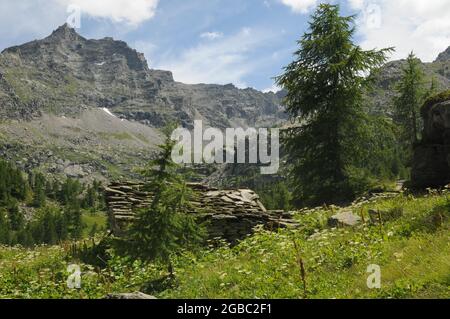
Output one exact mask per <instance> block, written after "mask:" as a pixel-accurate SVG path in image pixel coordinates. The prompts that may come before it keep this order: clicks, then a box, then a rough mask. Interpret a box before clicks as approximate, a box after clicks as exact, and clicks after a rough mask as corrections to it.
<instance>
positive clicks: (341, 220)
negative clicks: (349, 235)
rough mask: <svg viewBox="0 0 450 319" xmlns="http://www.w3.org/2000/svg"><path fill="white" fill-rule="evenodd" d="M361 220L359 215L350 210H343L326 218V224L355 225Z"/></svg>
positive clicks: (337, 225) (333, 225)
mask: <svg viewBox="0 0 450 319" xmlns="http://www.w3.org/2000/svg"><path fill="white" fill-rule="evenodd" d="M360 222H361V217H359V216H358V215H355V214H353V213H352V212H350V211H345V212H342V213H339V214H336V215H333V216H331V217H330V218H329V219H328V225H329V226H330V227H339V226H355V225H357V224H359V223H360Z"/></svg>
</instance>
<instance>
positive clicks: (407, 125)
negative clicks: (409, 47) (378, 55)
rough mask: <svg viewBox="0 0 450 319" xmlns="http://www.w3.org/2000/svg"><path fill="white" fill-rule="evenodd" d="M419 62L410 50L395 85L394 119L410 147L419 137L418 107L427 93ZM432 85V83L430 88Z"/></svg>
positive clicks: (420, 124)
mask: <svg viewBox="0 0 450 319" xmlns="http://www.w3.org/2000/svg"><path fill="white" fill-rule="evenodd" d="M420 64H421V63H420V60H419V59H418V58H417V57H416V56H415V55H414V53H412V52H411V53H410V54H409V56H408V58H407V59H406V66H405V67H404V68H403V76H402V78H401V80H400V82H399V83H398V86H397V91H398V93H399V95H398V97H396V98H395V100H394V105H395V110H396V119H397V121H398V123H399V124H400V125H401V126H402V127H403V136H404V140H405V142H406V145H407V146H408V147H409V148H410V149H412V146H413V145H414V144H416V143H417V141H418V140H419V137H420V135H419V134H420V129H421V127H422V123H421V119H420V107H421V106H422V104H423V102H424V99H425V97H426V95H427V93H428V92H427V91H426V90H425V88H424V77H425V76H424V73H423V70H422V68H421V65H420ZM432 83H433V82H432ZM433 87H434V85H433V84H432V90H434V89H433Z"/></svg>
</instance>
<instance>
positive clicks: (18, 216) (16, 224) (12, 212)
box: [8, 200, 25, 231]
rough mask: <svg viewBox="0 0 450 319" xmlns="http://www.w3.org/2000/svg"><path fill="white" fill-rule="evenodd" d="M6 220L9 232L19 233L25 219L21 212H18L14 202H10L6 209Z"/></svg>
mask: <svg viewBox="0 0 450 319" xmlns="http://www.w3.org/2000/svg"><path fill="white" fill-rule="evenodd" d="M8 218H9V223H10V225H11V230H13V231H19V230H20V229H22V227H23V226H24V224H25V219H24V217H23V214H22V212H21V211H20V210H19V206H18V205H17V201H16V200H14V201H11V203H10V206H9V207H8Z"/></svg>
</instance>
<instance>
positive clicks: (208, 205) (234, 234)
mask: <svg viewBox="0 0 450 319" xmlns="http://www.w3.org/2000/svg"><path fill="white" fill-rule="evenodd" d="M189 186H190V187H191V188H192V189H193V190H194V191H195V192H194V194H195V195H194V197H193V198H192V204H193V207H194V208H193V211H192V212H191V213H193V214H198V215H199V221H208V234H209V237H210V238H217V237H220V238H223V239H226V240H227V241H229V242H231V243H235V242H236V241H237V240H238V239H242V238H244V237H245V236H246V235H248V234H251V233H252V231H253V228H254V227H255V226H258V225H262V226H264V227H266V228H269V229H277V228H278V227H288V226H296V224H295V222H294V221H293V220H292V216H290V214H289V213H285V212H281V211H276V212H271V211H267V210H266V209H265V208H264V206H263V204H262V203H261V202H260V201H259V197H258V195H257V194H255V193H254V192H253V191H252V190H249V189H239V190H218V189H215V188H210V187H208V186H205V185H201V184H189ZM105 193H106V202H107V204H108V208H109V218H110V224H111V227H112V231H113V232H114V233H115V234H116V235H119V236H120V235H121V234H123V232H124V230H125V229H126V228H127V226H128V225H129V223H130V222H132V221H133V219H134V218H135V217H134V216H135V215H134V214H135V211H136V210H137V209H140V208H145V207H148V206H149V205H150V203H151V198H152V196H151V194H149V193H148V192H145V191H144V184H141V183H133V182H125V183H113V184H111V185H109V186H108V187H106V188H105Z"/></svg>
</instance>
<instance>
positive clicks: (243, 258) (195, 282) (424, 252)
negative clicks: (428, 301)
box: [0, 193, 450, 298]
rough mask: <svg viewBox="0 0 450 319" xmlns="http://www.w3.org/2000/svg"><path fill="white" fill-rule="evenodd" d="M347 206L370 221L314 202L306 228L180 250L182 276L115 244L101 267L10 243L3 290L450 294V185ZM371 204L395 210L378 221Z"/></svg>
mask: <svg viewBox="0 0 450 319" xmlns="http://www.w3.org/2000/svg"><path fill="white" fill-rule="evenodd" d="M346 209H351V210H353V212H354V213H355V214H359V215H361V216H363V217H364V219H365V221H366V223H363V224H361V225H359V226H356V227H354V228H329V227H328V226H327V218H328V217H329V216H330V215H332V214H334V213H335V212H336V211H337V210H338V208H336V207H325V208H317V209H312V210H304V211H302V212H299V213H298V215H297V217H296V218H297V219H298V221H299V223H300V225H301V227H300V228H299V229H296V230H282V231H279V232H268V231H264V230H262V229H260V230H259V231H258V232H257V233H256V234H255V235H253V236H249V237H248V238H247V239H245V240H243V241H242V242H241V243H240V244H239V245H237V246H235V247H233V248H230V247H228V246H226V245H224V246H221V247H220V248H217V246H215V247H209V248H205V249H203V250H202V251H200V252H197V253H195V254H194V253H182V252H180V254H179V255H178V256H177V257H174V259H173V263H174V268H175V275H176V282H175V284H172V285H167V284H161V282H160V283H159V284H156V285H155V282H158V281H157V280H158V279H161V278H162V277H163V276H164V275H167V272H166V269H165V267H162V266H159V265H155V264H147V265H145V264H142V263H140V262H138V261H135V262H130V261H128V260H126V259H124V258H120V257H118V256H115V254H114V252H113V251H111V250H110V251H108V253H109V255H110V259H109V261H107V264H106V265H103V267H97V266H95V267H94V266H90V265H87V264H83V263H82V262H80V261H79V260H77V259H76V258H74V257H72V256H73V255H72V254H71V253H70V249H69V244H65V245H61V246H55V247H38V248H36V249H34V250H27V249H22V248H18V247H0V297H13V298H16V297H21V298H23V297H32V298H44V297H46V298H99V297H102V296H105V295H106V294H108V293H112V292H132V291H136V290H141V291H143V292H147V293H149V294H153V295H155V296H157V297H159V298H450V271H449V270H450V232H449V230H450V222H449V220H450V216H449V214H450V213H449V211H450V195H447V194H436V193H435V194H430V195H427V196H422V197H417V198H416V197H412V196H403V195H400V196H398V197H396V198H393V199H380V200H377V201H375V202H361V203H359V204H355V205H353V206H351V207H348V208H346ZM369 209H377V210H380V211H382V212H383V215H391V216H393V217H392V218H391V219H389V221H386V222H384V223H383V224H382V225H380V224H371V223H369V222H368V220H369V217H368V212H369ZM393 213H395V214H393ZM84 218H85V221H86V223H88V222H89V223H90V224H91V225H93V223H95V222H100V219H97V218H99V217H98V216H92V217H89V215H85V217H84ZM86 218H87V219H86ZM74 262H75V263H79V264H80V265H81V268H82V271H83V274H82V288H81V289H79V290H71V289H68V288H67V287H66V279H67V272H66V268H67V265H68V264H70V263H74ZM300 262H301V263H303V265H304V269H305V276H302V275H301V268H300V266H299V265H300ZM371 264H376V265H379V266H380V268H381V289H369V288H368V287H367V284H366V281H367V277H368V276H369V273H367V267H368V266H369V265H371ZM149 282H151V283H153V284H149ZM305 282H306V287H305V285H304V283H305Z"/></svg>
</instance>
